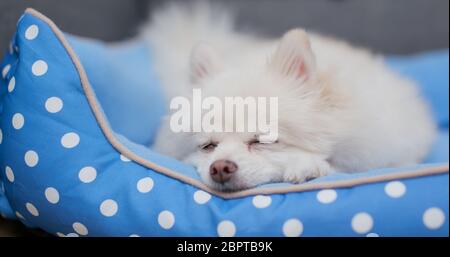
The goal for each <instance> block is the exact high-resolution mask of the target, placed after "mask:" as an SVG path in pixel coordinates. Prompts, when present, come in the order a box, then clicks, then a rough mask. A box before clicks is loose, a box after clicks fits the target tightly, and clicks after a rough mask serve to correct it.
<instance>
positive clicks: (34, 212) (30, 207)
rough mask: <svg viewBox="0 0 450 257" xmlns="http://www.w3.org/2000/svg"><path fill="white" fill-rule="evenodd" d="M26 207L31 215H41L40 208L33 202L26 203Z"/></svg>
mask: <svg viewBox="0 0 450 257" xmlns="http://www.w3.org/2000/svg"><path fill="white" fill-rule="evenodd" d="M25 207H26V208H27V210H28V211H29V212H30V213H31V215H33V216H39V211H38V209H37V208H36V207H35V206H34V205H33V204H32V203H26V204H25Z"/></svg>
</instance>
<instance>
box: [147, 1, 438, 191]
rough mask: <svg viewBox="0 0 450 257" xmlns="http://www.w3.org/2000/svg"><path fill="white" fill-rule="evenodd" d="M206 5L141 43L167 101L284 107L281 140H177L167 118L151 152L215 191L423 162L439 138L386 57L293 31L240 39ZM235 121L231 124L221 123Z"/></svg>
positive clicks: (173, 11)
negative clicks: (197, 98)
mask: <svg viewBox="0 0 450 257" xmlns="http://www.w3.org/2000/svg"><path fill="white" fill-rule="evenodd" d="M213 9H214V8H211V6H208V5H206V4H198V5H194V7H192V6H191V7H188V6H181V5H171V6H169V7H166V8H164V9H161V10H159V11H157V12H156V13H154V14H153V18H152V19H151V21H150V22H149V24H147V25H146V26H145V27H144V29H143V36H144V37H145V39H146V40H147V41H148V42H149V45H150V47H151V49H152V52H153V58H154V59H153V60H154V67H155V69H156V73H157V75H158V76H159V78H160V80H161V83H162V85H163V87H164V89H165V93H166V95H167V102H168V103H169V102H170V101H171V99H173V98H174V97H176V96H186V97H190V95H192V89H193V88H200V89H201V90H202V94H203V95H205V96H215V97H217V98H219V99H223V98H224V97H227V96H242V97H244V96H245V97H247V96H254V97H261V96H265V97H277V98H278V110H279V111H278V121H277V122H278V127H279V131H278V139H277V140H276V141H273V142H269V143H267V142H260V141H259V138H258V134H255V133H249V132H244V133H242V132H239V133H238V132H222V133H221V132H190V133H187V132H179V133H176V132H174V131H172V129H171V127H170V115H171V114H169V115H168V116H167V117H166V118H165V119H164V121H163V124H162V126H161V129H160V132H159V134H158V135H157V139H156V142H155V144H154V146H153V148H154V149H155V151H157V152H160V153H163V154H166V155H170V156H173V157H175V158H177V159H179V160H182V161H184V162H186V163H189V164H192V165H194V166H195V167H196V168H197V170H198V173H199V175H200V177H201V178H202V180H203V181H204V182H205V183H206V184H207V185H208V186H210V187H212V188H214V189H217V190H223V191H234V190H242V189H247V188H251V187H255V186H258V185H261V184H264V183H270V182H291V183H301V182H304V181H307V180H309V179H312V178H316V177H319V176H325V175H327V174H330V173H332V172H335V171H338V172H363V171H367V170H369V169H373V168H380V167H398V166H402V165H411V164H415V163H418V162H420V161H421V160H422V159H423V158H424V157H425V155H426V154H427V152H428V150H429V148H430V146H431V144H432V141H433V136H434V133H435V128H434V122H433V120H432V118H431V116H430V113H429V110H428V107H427V105H426V104H425V102H424V100H423V99H422V98H421V97H420V95H419V93H418V89H417V88H416V86H415V84H414V83H413V82H412V81H410V80H408V79H406V78H404V77H402V76H400V75H398V74H396V73H395V72H393V71H392V70H390V69H389V67H387V66H386V64H385V63H384V62H383V59H382V58H381V57H380V56H376V55H374V54H372V53H371V52H369V51H367V50H365V49H360V48H356V47H353V46H351V45H349V44H347V43H345V42H342V41H339V40H335V39H332V38H329V37H324V36H321V35H317V34H313V33H306V32H305V31H304V30H303V29H292V30H290V31H288V32H287V33H285V34H284V35H283V36H282V38H281V39H267V38H261V37H257V36H255V35H250V34H247V33H239V32H237V31H236V30H234V29H233V22H232V19H231V17H230V16H229V15H228V14H227V13H224V12H223V11H217V10H213ZM227 122H232V121H228V120H226V117H225V121H224V123H227Z"/></svg>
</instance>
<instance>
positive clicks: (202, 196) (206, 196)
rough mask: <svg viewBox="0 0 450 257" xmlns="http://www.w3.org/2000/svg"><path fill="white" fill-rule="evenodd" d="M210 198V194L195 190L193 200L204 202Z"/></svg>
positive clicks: (199, 202)
mask: <svg viewBox="0 0 450 257" xmlns="http://www.w3.org/2000/svg"><path fill="white" fill-rule="evenodd" d="M210 199H211V195H210V194H208V193H207V192H205V191H203V190H197V191H196V192H195V193H194V201H195V202H196V203H198V204H205V203H207V202H208V201H209V200H210Z"/></svg>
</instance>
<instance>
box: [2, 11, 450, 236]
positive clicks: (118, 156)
mask: <svg viewBox="0 0 450 257" xmlns="http://www.w3.org/2000/svg"><path fill="white" fill-rule="evenodd" d="M68 39H69V42H70V44H66V39H65V37H64V36H63V35H62V34H61V32H60V31H59V30H58V29H57V28H56V27H55V26H54V24H53V23H52V22H51V21H50V20H48V19H47V18H45V17H43V16H42V15H41V14H39V13H37V12H36V11H33V10H29V11H27V12H26V13H25V14H24V16H22V18H21V19H20V21H19V23H18V27H17V33H16V35H15V36H14V39H13V42H12V44H13V51H11V52H10V51H8V52H7V54H6V57H5V58H4V60H3V62H2V64H1V66H0V68H1V69H2V71H3V70H5V72H4V73H5V78H4V79H3V78H2V79H0V97H1V98H0V171H1V172H0V180H1V186H0V212H1V213H2V214H3V215H4V216H6V217H8V218H17V219H19V220H20V221H21V222H23V223H25V224H26V225H28V226H31V227H39V228H42V229H44V230H46V231H48V232H49V233H53V234H56V235H60V236H67V235H68V236H100V235H108V236H129V235H140V236H154V235H159V236H173V235H177V236H187V235H189V236H217V235H219V236H233V235H235V236H299V235H302V236H376V235H380V236H406V235H418V236H448V200H449V199H448V196H449V194H448V128H445V126H443V127H441V128H442V130H441V136H440V137H439V139H438V140H437V142H436V146H435V148H434V149H433V153H432V154H431V155H430V156H431V157H430V158H429V160H428V162H427V163H424V164H421V165H416V166H414V167H405V168H397V169H393V168H386V169H378V170H371V171H367V172H365V173H360V174H336V175H333V176H328V177H323V178H319V179H316V180H313V181H310V182H308V183H305V184H302V185H291V184H272V185H264V186H261V187H260V188H256V189H251V190H247V191H243V192H239V193H235V194H226V193H225V194H224V193H219V192H215V191H211V190H210V189H208V188H207V187H205V186H204V185H203V184H202V183H200V179H199V177H198V175H197V173H196V172H195V170H194V169H193V168H192V167H191V166H188V165H185V164H183V163H181V162H179V161H177V160H174V159H173V158H170V157H168V156H163V155H160V154H158V153H154V152H152V151H151V150H149V149H148V148H147V147H145V146H146V145H147V144H149V143H151V141H152V135H154V132H155V129H156V127H157V126H158V120H159V118H160V116H161V115H162V114H163V112H164V107H163V106H164V103H163V102H164V101H163V100H162V99H163V97H162V95H161V92H160V88H159V85H158V83H157V78H155V77H154V75H152V73H151V70H152V63H151V49H147V48H145V46H144V45H143V43H142V42H132V43H129V44H120V45H115V46H110V45H105V44H104V43H101V42H96V41H91V40H86V39H80V38H77V37H73V36H68ZM16 47H17V50H14V49H15V48H16ZM73 49H75V52H76V55H75V54H74V53H73V52H72V50H73ZM77 55H78V57H79V59H81V64H82V65H80V64H79V63H78V60H79V59H78V57H77ZM442 55H446V57H447V58H448V52H444V53H441V54H435V53H433V54H431V55H430V56H435V57H434V58H435V59H436V60H440V59H441V58H442ZM423 58H425V57H424V56H419V57H417V58H416V57H408V58H405V59H402V58H399V57H396V58H395V59H390V60H393V61H392V62H391V64H392V65H393V66H396V67H403V68H402V71H407V70H408V67H409V65H408V64H410V65H411V66H415V65H418V64H417V63H424V61H423V60H424V59H423ZM430 58H431V57H430ZM434 58H431V59H434ZM425 59H426V60H427V63H428V65H430V66H433V65H435V64H436V63H435V62H433V61H432V60H431V59H428V57H427V58H425ZM438 63H439V62H438ZM423 65H424V64H423ZM428 65H425V66H427V67H428ZM438 65H442V64H438ZM447 66H448V62H447ZM5 67H8V68H6V69H5ZM83 67H84V68H83ZM427 70H428V69H427ZM432 70H433V71H434V70H435V69H432ZM417 71H418V72H420V71H424V69H417ZM85 74H87V77H86V76H85ZM411 74H412V75H414V77H415V76H416V75H418V74H417V73H416V72H412V73H411ZM411 74H409V75H411ZM429 74H431V75H432V76H433V77H434V79H433V80H428V79H423V80H420V81H421V82H423V83H430V85H428V84H427V85H425V84H422V87H423V88H424V89H425V90H427V89H428V88H429V87H447V91H448V81H447V84H444V83H442V82H440V83H437V82H436V83H435V82H433V81H437V80H435V79H437V77H443V78H444V79H445V77H448V71H447V70H445V71H442V73H439V74H434V73H429ZM423 76H424V77H426V76H425V75H423ZM85 78H87V79H88V81H86V80H84V79H85ZM420 78H423V77H420ZM92 89H93V90H94V91H93V92H94V93H95V94H92ZM145 90H148V91H146V92H143V91H145ZM436 90H441V89H436ZM433 92H435V91H433ZM424 95H426V96H432V97H430V98H429V100H430V102H431V103H432V104H433V106H437V107H439V108H440V106H448V98H445V97H441V96H440V94H437V95H434V94H427V93H424ZM439 101H447V102H445V103H437V102H439ZM439 108H438V110H437V111H435V113H436V117H437V120H438V121H439V122H440V123H441V121H442V120H444V119H445V118H447V123H448V113H447V117H444V116H445V115H444V114H442V113H440V112H439V111H440V109H439ZM106 118H107V119H106ZM444 123H445V122H443V123H442V124H444ZM445 155H446V156H445ZM125 156H127V157H125ZM130 159H131V160H130ZM244 213H245V215H243V214H244Z"/></svg>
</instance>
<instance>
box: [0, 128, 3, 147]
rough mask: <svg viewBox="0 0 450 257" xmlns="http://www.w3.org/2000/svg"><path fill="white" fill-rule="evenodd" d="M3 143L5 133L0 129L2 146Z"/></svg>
mask: <svg viewBox="0 0 450 257" xmlns="http://www.w3.org/2000/svg"><path fill="white" fill-rule="evenodd" d="M2 142H3V131H2V129H0V145H1V144H2Z"/></svg>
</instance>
